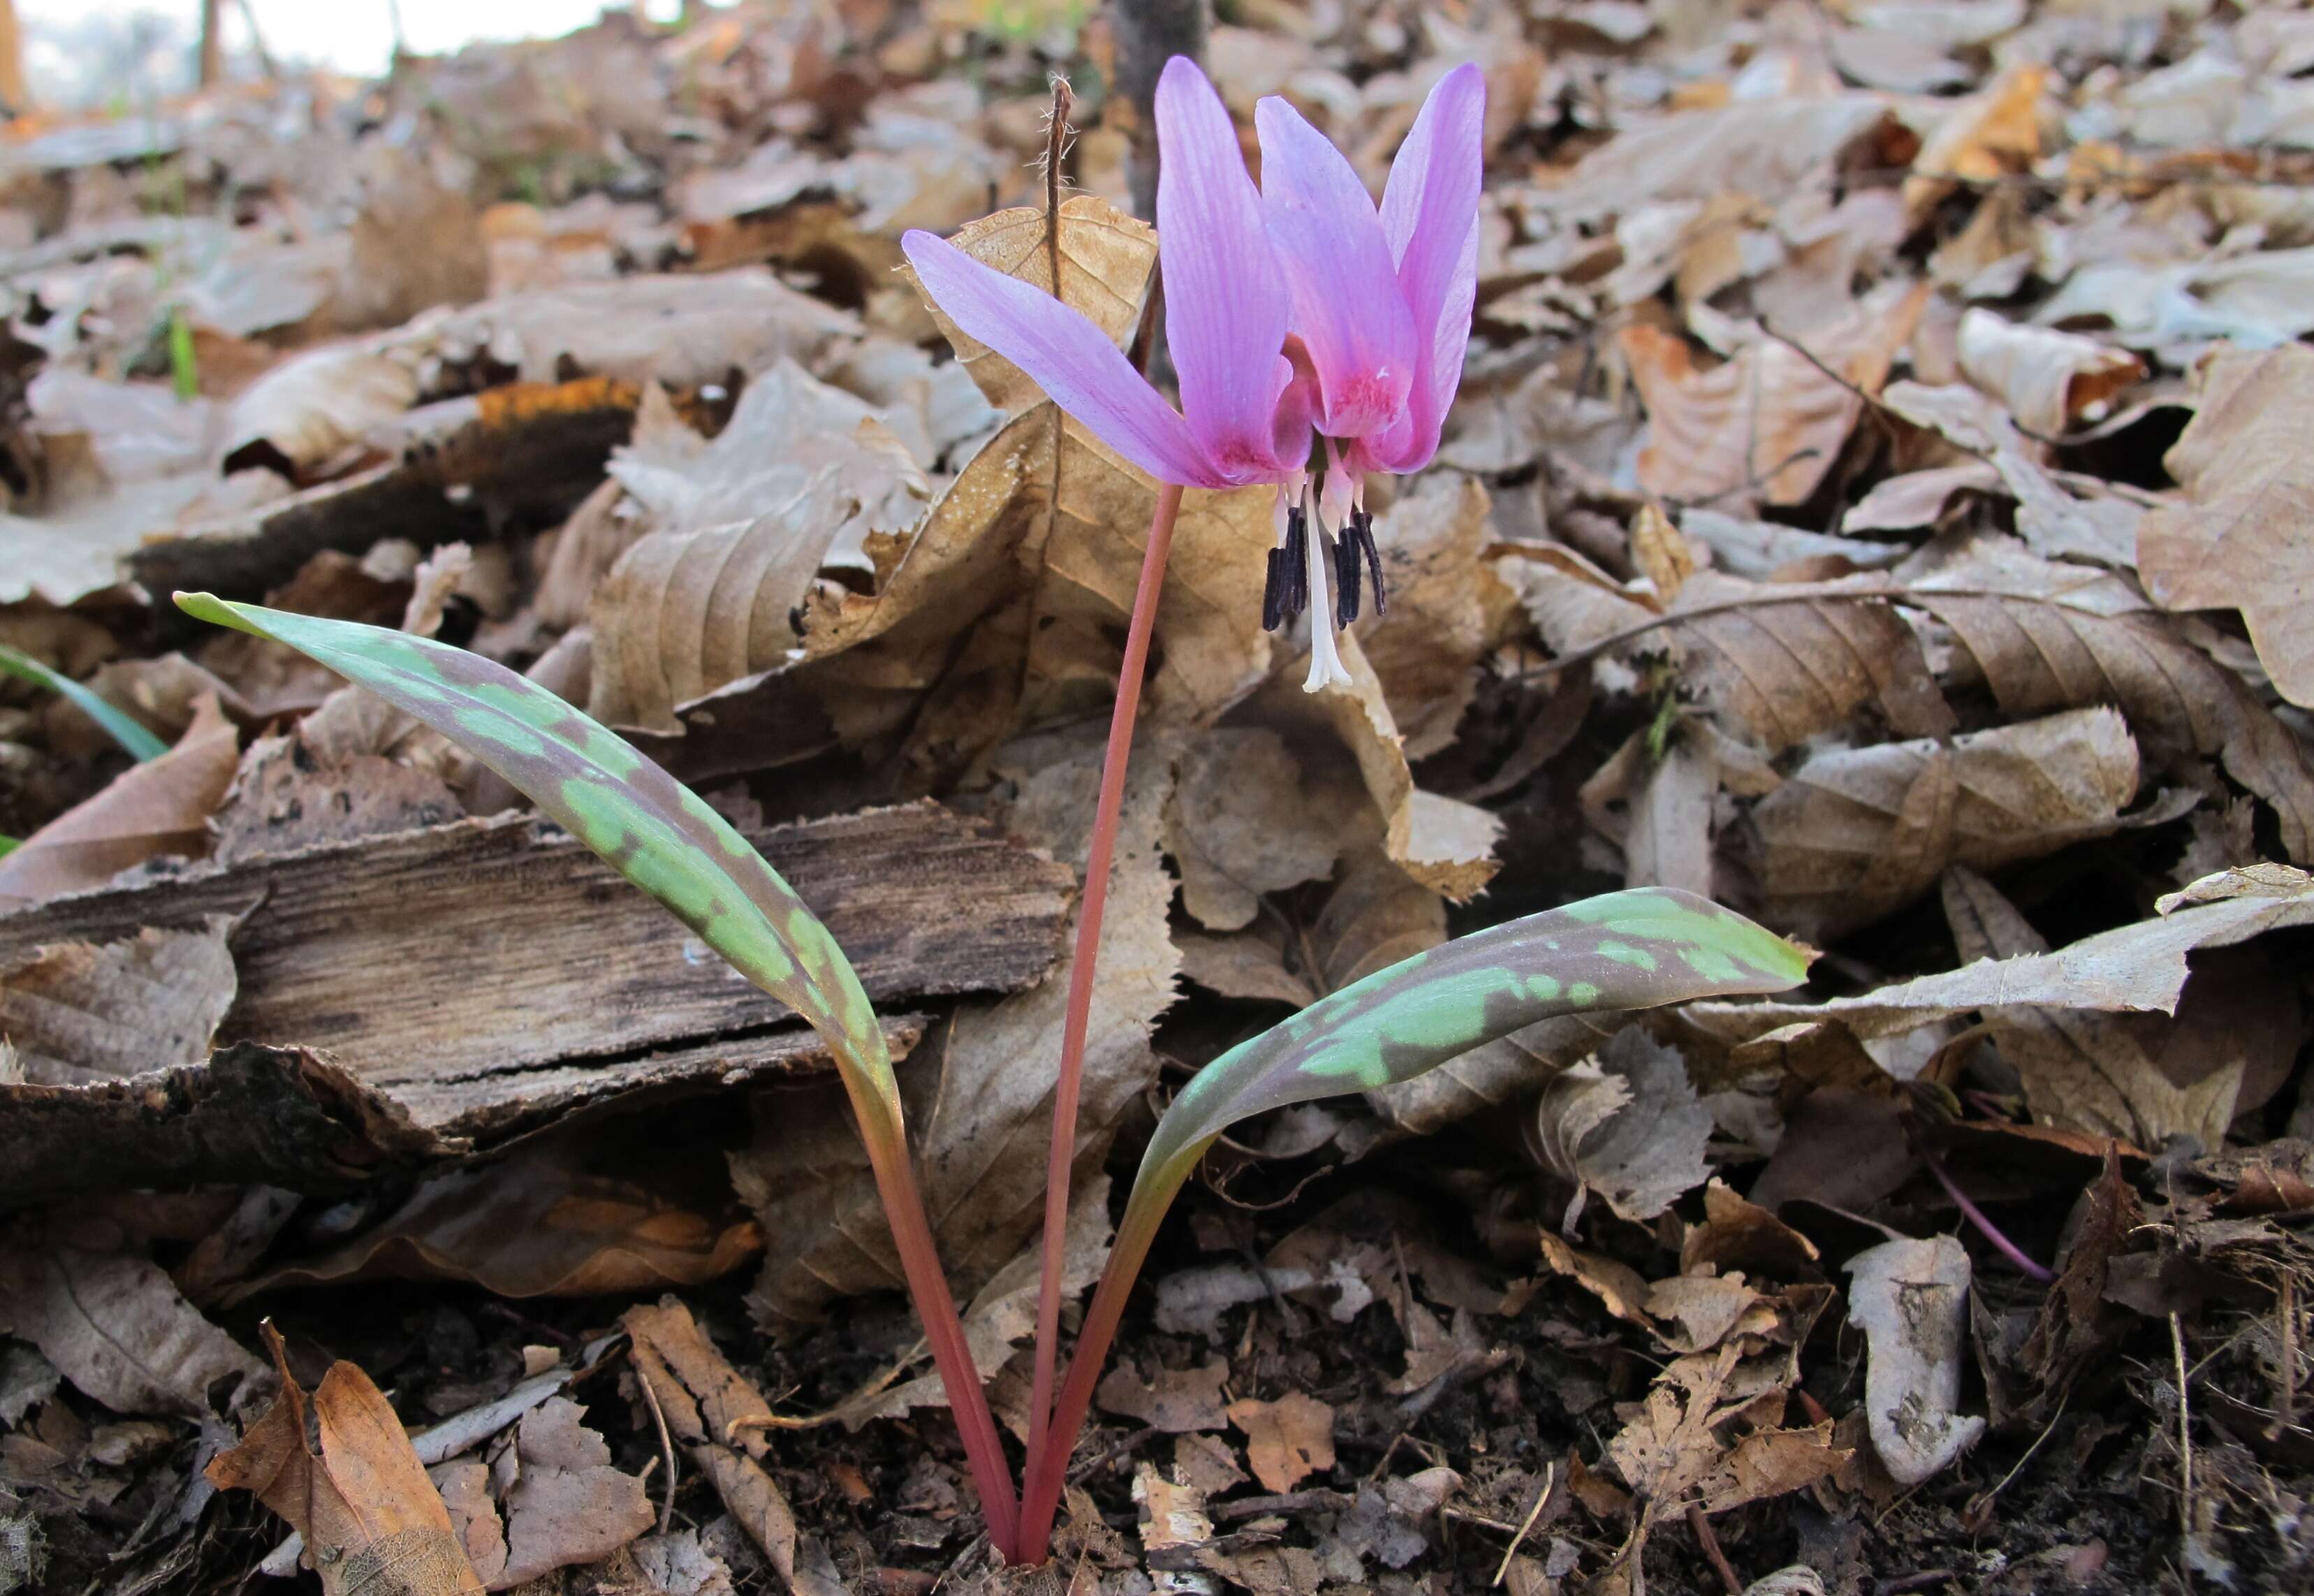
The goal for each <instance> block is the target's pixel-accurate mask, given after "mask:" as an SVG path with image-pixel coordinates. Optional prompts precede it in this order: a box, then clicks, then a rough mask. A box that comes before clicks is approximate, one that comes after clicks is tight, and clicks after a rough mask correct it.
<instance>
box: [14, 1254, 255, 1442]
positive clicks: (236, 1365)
mask: <svg viewBox="0 0 2314 1596" xmlns="http://www.w3.org/2000/svg"><path fill="white" fill-rule="evenodd" d="M0 1330H4V1331H5V1333H7V1334H9V1335H12V1336H18V1337H20V1338H21V1339H22V1340H25V1341H29V1342H31V1344H32V1345H35V1346H37V1347H39V1348H40V1351H41V1353H42V1354H43V1355H45V1356H46V1357H47V1358H48V1360H49V1362H50V1363H52V1364H54V1365H55V1366H56V1368H57V1371H58V1372H60V1373H61V1374H63V1375H64V1377H65V1378H66V1380H70V1381H72V1383H73V1385H74V1386H75V1388H76V1389H79V1390H80V1391H81V1392H83V1393H84V1395H86V1396H89V1397H91V1398H94V1399H95V1400H97V1401H98V1402H101V1403H102V1404H103V1405H104V1406H107V1407H109V1408H110V1409H111V1410H112V1411H113V1412H115V1413H121V1414H139V1413H169V1414H178V1415H184V1416H186V1417H190V1418H200V1417H203V1416H205V1415H208V1413H209V1411H210V1406H209V1394H210V1391H211V1389H212V1388H213V1387H217V1386H218V1382H219V1381H221V1380H228V1379H230V1380H236V1381H238V1382H239V1383H238V1387H237V1389H234V1391H233V1393H232V1396H233V1401H234V1404H235V1405H236V1406H238V1405H239V1404H240V1403H242V1402H243V1401H246V1400H247V1399H248V1398H249V1397H250V1396H251V1395H252V1389H251V1383H250V1382H251V1381H252V1380H256V1379H258V1378H260V1376H261V1370H262V1365H261V1364H260V1363H259V1362H258V1361H257V1360H256V1359H255V1358H252V1357H251V1356H250V1355H249V1354H247V1353H246V1352H244V1351H243V1350H242V1348H241V1346H240V1345H239V1344H238V1343H236V1342H235V1341H234V1339H233V1337H231V1336H227V1335H226V1334H225V1332H224V1331H223V1330H220V1329H218V1328H217V1327H216V1326H215V1325H213V1324H211V1323H209V1322H208V1320H207V1319H205V1318H202V1317H201V1315H200V1311H199V1309H196V1308H194V1307H193V1305H192V1304H191V1303H190V1302H188V1301H185V1299H184V1298H183V1297H181V1296H180V1295H179V1294H178V1292H177V1289H176V1287H175V1286H173V1285H172V1284H171V1283H170V1281H169V1277H168V1276H167V1275H166V1274H163V1273H162V1272H161V1271H160V1270H159V1269H158V1268H156V1267H155V1266H154V1265H152V1264H150V1263H148V1262H146V1260H145V1259H143V1258H137V1257H128V1256H127V1255H125V1254H121V1253H117V1252H99V1251H92V1250H90V1249H88V1248H84V1247H81V1246H76V1245H75V1244H74V1241H73V1239H71V1238H70V1237H69V1236H66V1235H62V1234H58V1233H56V1232H55V1231H53V1230H50V1231H49V1232H47V1233H45V1234H44V1233H42V1231H41V1230H38V1229H35V1228H34V1227H32V1226H31V1225H20V1226H19V1227H18V1228H17V1229H16V1230H14V1231H13V1232H12V1233H10V1234H8V1235H6V1236H4V1237H0ZM220 1389H222V1388H220Z"/></svg>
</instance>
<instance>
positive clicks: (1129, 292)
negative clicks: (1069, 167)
mask: <svg viewBox="0 0 2314 1596" xmlns="http://www.w3.org/2000/svg"><path fill="white" fill-rule="evenodd" d="M949 242H950V243H952V244H954V245H955V246H956V247H957V248H958V249H959V250H962V251H964V252H965V253H966V254H967V255H969V256H971V257H972V258H973V259H974V260H977V261H979V262H980V263H981V264H982V265H984V266H988V267H993V268H994V269H996V270H998V271H1001V272H1002V273H1004V275H1005V276H1007V277H1013V278H1020V280H1021V281H1022V282H1024V283H1027V284H1029V285H1030V286H1031V287H1038V288H1041V289H1043V290H1044V291H1045V292H1046V293H1047V294H1052V295H1055V297H1057V298H1058V299H1059V300H1060V301H1061V302H1062V303H1063V304H1068V305H1072V306H1073V307H1074V308H1076V309H1077V310H1080V311H1082V312H1083V313H1084V314H1085V316H1086V318H1087V319H1088V320H1090V321H1091V322H1092V324H1093V325H1094V326H1096V327H1098V328H1100V330H1101V331H1103V332H1106V333H1107V334H1108V337H1109V341H1110V342H1112V343H1114V344H1116V345H1117V348H1125V346H1126V344H1128V343H1130V342H1131V341H1132V339H1133V334H1134V331H1135V329H1136V328H1138V327H1139V326H1140V324H1141V307H1142V302H1143V300H1144V299H1145V298H1146V297H1147V295H1148V292H1149V279H1150V276H1151V274H1152V273H1153V271H1154V270H1155V269H1156V266H1157V233H1156V229H1154V228H1153V227H1151V226H1150V225H1149V224H1147V223H1146V222H1144V221H1140V220H1138V219H1137V218H1135V217H1134V216H1128V215H1126V213H1125V212H1124V211H1121V210H1119V209H1117V207H1115V206H1113V205H1111V204H1109V203H1108V201H1107V200H1106V199H1102V198H1098V197H1096V196H1094V195H1091V194H1072V195H1070V196H1069V197H1068V198H1065V199H1064V200H1062V201H1061V212H1060V217H1059V221H1058V225H1054V223H1053V222H1052V220H1051V218H1049V217H1048V216H1047V215H1046V213H1045V211H1044V210H1043V209H1041V208H1039V207H1034V206H1020V207H1014V208H1012V209H1011V210H1000V211H998V212H996V213H995V214H994V216H983V217H981V218H980V219H979V220H978V221H975V222H967V223H966V224H965V225H963V226H962V227H961V228H959V229H958V231H957V232H956V234H954V235H953V236H951V237H950V238H949ZM1056 248H1057V260H1056V258H1055V251H1056ZM1056 264H1057V266H1058V268H1059V287H1057V288H1055V286H1054V269H1055V265H1056ZM914 275H915V274H914V272H913V271H911V272H909V274H908V276H909V278H911V280H913V279H914ZM929 308H930V309H931V311H932V320H933V321H934V322H938V323H939V325H940V330H941V332H942V333H944V334H946V335H947V338H948V340H949V343H951V344H953V345H955V346H956V357H957V361H958V364H959V365H961V366H964V368H965V369H966V370H967V371H969V372H970V373H971V374H972V380H973V381H974V382H976V383H977V384H979V385H980V391H981V392H983V393H985V394H986V395H987V396H988V402H989V403H991V404H993V405H994V406H995V407H996V408H997V409H998V410H1003V411H1006V412H1007V413H1010V414H1018V413H1019V412H1020V411H1021V410H1027V409H1029V407H1030V406H1032V405H1034V404H1035V403H1036V402H1037V401H1038V400H1039V399H1041V398H1042V397H1043V393H1042V391H1041V390H1039V389H1038V386H1037V384H1035V383H1034V382H1032V381H1030V380H1029V377H1028V376H1027V375H1025V374H1024V373H1023V372H1022V371H1021V370H1020V367H1019V366H1015V365H1013V364H1012V363H1011V361H1009V360H1007V359H1005V358H1004V357H1003V356H1002V355H999V354H997V353H996V352H995V351H994V350H993V349H991V348H989V347H988V346H987V345H985V344H984V343H981V342H980V341H979V340H978V339H973V338H970V337H968V336H967V335H966V334H965V333H963V332H962V331H959V330H958V327H957V326H956V324H955V323H954V322H950V321H949V319H948V317H947V316H946V315H944V314H942V313H941V309H940V307H939V306H938V305H932V306H930V307H929Z"/></svg>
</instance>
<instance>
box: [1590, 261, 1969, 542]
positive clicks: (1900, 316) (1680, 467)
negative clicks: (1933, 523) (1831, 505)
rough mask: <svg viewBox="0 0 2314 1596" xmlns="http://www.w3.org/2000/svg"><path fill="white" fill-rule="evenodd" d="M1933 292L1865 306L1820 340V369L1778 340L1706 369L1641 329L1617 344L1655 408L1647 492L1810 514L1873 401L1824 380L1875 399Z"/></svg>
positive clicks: (1650, 411)
mask: <svg viewBox="0 0 2314 1596" xmlns="http://www.w3.org/2000/svg"><path fill="white" fill-rule="evenodd" d="M1926 295H1927V291H1926V289H1925V287H1923V288H1921V289H1920V290H1917V291H1915V292H1913V293H1912V294H1910V295H1905V296H1903V298H1901V299H1898V300H1895V301H1894V302H1893V303H1888V304H1879V303H1873V302H1868V303H1866V304H1859V305H1858V306H1857V307H1855V309H1854V310H1852V311H1851V312H1850V314H1849V315H1848V316H1847V317H1846V318H1845V319H1844V320H1842V321H1841V322H1836V323H1833V324H1831V325H1826V326H1820V327H1817V328H1815V329H1813V330H1812V331H1810V332H1809V333H1808V335H1807V347H1808V350H1809V353H1810V354H1813V355H1814V356H1815V360H1810V359H1809V358H1808V357H1807V356H1806V355H1803V354H1802V353H1800V351H1799V350H1797V349H1796V348H1792V346H1791V345H1789V344H1788V343H1786V342H1784V341H1782V340H1781V339H1772V338H1765V337H1762V338H1760V339H1757V340H1756V341H1753V342H1752V343H1749V344H1747V345H1746V346H1745V347H1744V348H1741V349H1739V350H1738V351H1737V352H1736V354H1735V355H1734V356H1733V357H1731V358H1729V359H1727V360H1726V361H1723V362H1721V363H1720V364H1719V365H1718V366H1712V367H1709V368H1708V369H1706V368H1703V367H1700V366H1697V364H1696V361H1695V356H1694V352H1693V350H1692V348H1691V346H1690V345H1689V344H1688V342H1687V340H1686V339H1683V338H1680V337H1677V336H1675V335H1674V334H1672V333H1668V332H1665V331H1661V330H1660V329H1657V328H1654V327H1650V326H1647V325H1645V324H1640V325H1637V326H1632V327H1627V328H1625V329H1624V330H1623V331H1622V332H1621V335H1620V337H1619V339H1618V343H1619V346H1620V348H1621V349H1622V352H1623V357H1624V358H1625V359H1626V360H1627V361H1628V362H1629V363H1630V369H1631V377H1632V380H1633V381H1634V382H1635V383H1636V384H1638V390H1639V396H1640V398H1641V400H1642V401H1643V402H1644V403H1645V404H1646V406H1647V421H1648V426H1649V428H1650V436H1649V440H1648V443H1647V446H1646V447H1645V448H1643V449H1641V450H1640V451H1639V463H1638V473H1639V485H1640V486H1641V487H1642V488H1644V489H1647V490H1648V491H1649V492H1651V493H1658V494H1661V495H1662V496H1663V497H1665V498H1671V499H1677V500H1681V501H1683V502H1684V501H1696V502H1702V501H1708V502H1709V503H1711V504H1713V505H1715V506H1718V507H1723V508H1725V507H1733V508H1736V509H1738V510H1743V509H1747V508H1749V507H1751V506H1753V505H1755V504H1762V503H1764V504H1771V505H1797V504H1804V503H1806V501H1807V500H1808V498H1811V497H1812V496H1813V495H1814V494H1815V490H1816V489H1817V488H1818V487H1819V486H1821V485H1822V483H1823V482H1824V478H1825V476H1826V475H1827V474H1828V473H1829V472H1831V470H1832V468H1833V465H1834V464H1835V463H1837V461H1838V459H1839V456H1840V453H1841V449H1842V448H1843V447H1845V446H1846V445H1847V442H1848V435H1849V433H1850V431H1851V430H1852V429H1853V428H1855V426H1856V422H1857V419H1858V417H1859V416H1860V415H1862V414H1863V410H1864V401H1862V400H1861V399H1859V398H1858V397H1857V396H1856V394H1855V392H1852V391H1851V388H1850V387H1849V386H1843V385H1842V384H1840V383H1838V382H1836V381H1834V380H1833V378H1832V377H1830V376H1828V375H1825V374H1824V372H1823V371H1822V370H1820V369H1819V368H1818V367H1817V366H1816V364H1815V361H1816V360H1820V361H1822V362H1823V363H1824V365H1826V366H1830V367H1832V368H1833V370H1834V371H1837V372H1839V373H1840V374H1841V375H1842V376H1844V377H1846V378H1847V379H1848V382H1849V384H1852V386H1853V387H1854V388H1860V389H1862V390H1863V391H1864V392H1867V393H1877V392H1879V389H1880V385H1881V384H1883V383H1885V382H1886V381H1887V377H1888V371H1889V367H1890V366H1891V365H1892V364H1893V363H1894V359H1895V356H1896V353H1897V351H1898V350H1900V349H1902V348H1903V347H1904V344H1905V342H1906V341H1907V340H1908V339H1911V337H1912V327H1913V324H1914V323H1915V322H1917V321H1918V320H1919V319H1920V313H1921V306H1922V304H1924V303H1925V302H1926Z"/></svg>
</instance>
